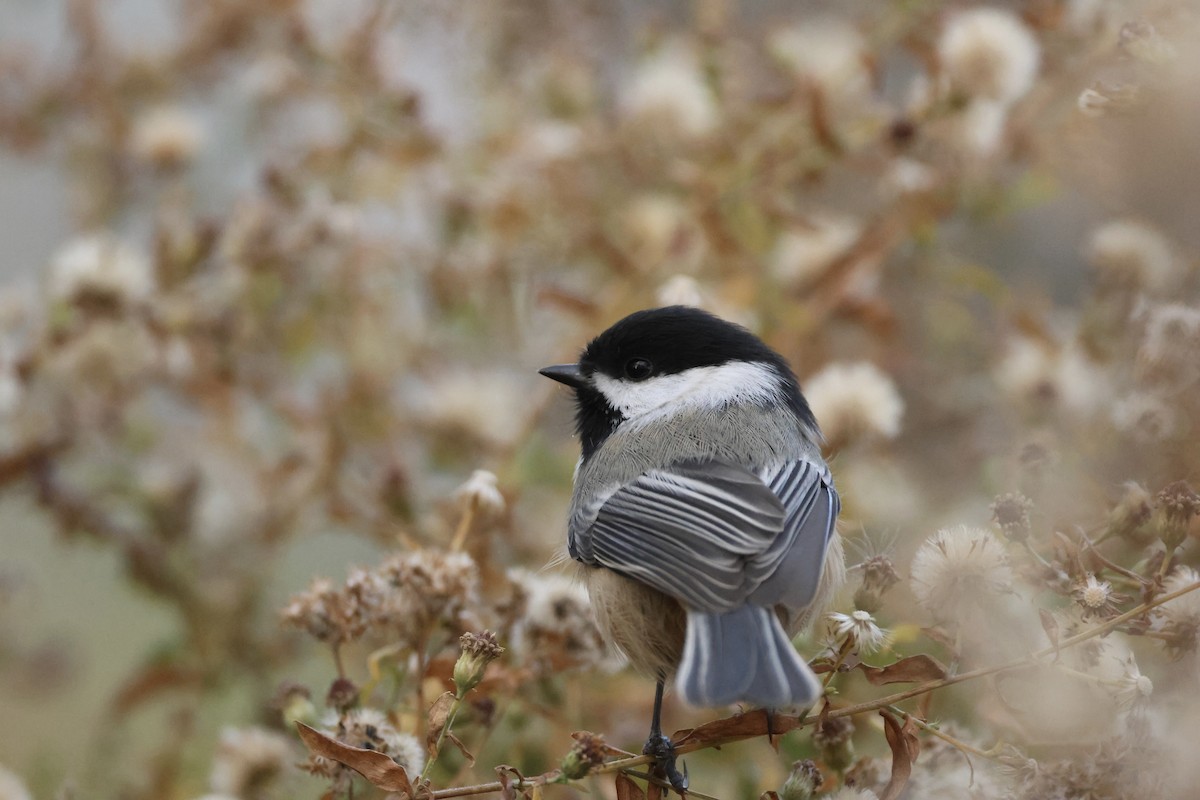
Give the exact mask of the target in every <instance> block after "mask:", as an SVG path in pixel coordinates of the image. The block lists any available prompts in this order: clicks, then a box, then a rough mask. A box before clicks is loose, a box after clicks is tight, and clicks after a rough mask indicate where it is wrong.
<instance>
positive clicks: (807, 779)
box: [779, 758, 825, 800]
mask: <svg viewBox="0 0 1200 800" xmlns="http://www.w3.org/2000/svg"><path fill="white" fill-rule="evenodd" d="M824 781H825V778H824V777H823V776H822V775H821V771H820V770H819V769H817V765H816V764H815V763H813V762H812V760H811V759H807V758H806V759H804V760H803V761H796V762H795V763H793V764H792V771H791V773H790V774H789V775H788V777H787V780H786V781H784V782H783V786H782V788H780V790H779V800H811V798H812V796H813V795H814V794H816V791H817V789H819V788H821V784H822V783H824Z"/></svg>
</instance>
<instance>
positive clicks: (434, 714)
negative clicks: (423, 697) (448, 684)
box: [425, 692, 454, 758]
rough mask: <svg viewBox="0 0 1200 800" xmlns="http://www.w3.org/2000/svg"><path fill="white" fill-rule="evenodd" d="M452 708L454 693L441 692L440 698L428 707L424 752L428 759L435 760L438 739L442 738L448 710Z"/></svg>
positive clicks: (448, 714) (448, 713)
mask: <svg viewBox="0 0 1200 800" xmlns="http://www.w3.org/2000/svg"><path fill="white" fill-rule="evenodd" d="M453 706H454V692H443V693H442V696H441V697H439V698H438V699H437V700H434V701H433V705H432V706H430V707H429V727H428V729H427V730H426V732H425V752H426V753H428V754H429V757H430V758H437V744H438V739H440V738H442V729H443V728H445V727H446V720H447V719H449V717H450V709H451V708H452V707H453Z"/></svg>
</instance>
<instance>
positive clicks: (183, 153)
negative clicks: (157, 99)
mask: <svg viewBox="0 0 1200 800" xmlns="http://www.w3.org/2000/svg"><path fill="white" fill-rule="evenodd" d="M203 144H204V129H203V128H202V127H201V125H200V122H199V121H198V120H197V119H196V116H195V115H194V114H192V113H191V112H188V111H185V110H184V109H182V108H178V107H176V106H160V107H157V108H151V109H149V110H147V111H145V112H143V113H141V114H140V115H138V117H137V119H136V120H134V123H133V130H132V132H131V134H130V143H129V149H130V152H132V153H133V155H134V157H135V158H139V159H141V160H142V161H145V162H147V163H149V164H151V165H152V166H154V167H157V168H159V169H174V168H177V167H180V166H183V165H184V164H187V163H188V162H189V161H191V160H192V159H193V158H194V157H195V156H196V153H197V152H199V150H200V148H201V146H202V145H203Z"/></svg>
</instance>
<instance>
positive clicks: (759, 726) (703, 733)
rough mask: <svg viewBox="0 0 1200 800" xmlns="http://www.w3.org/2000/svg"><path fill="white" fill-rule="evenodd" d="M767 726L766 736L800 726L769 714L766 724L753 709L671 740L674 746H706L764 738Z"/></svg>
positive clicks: (760, 711)
mask: <svg viewBox="0 0 1200 800" xmlns="http://www.w3.org/2000/svg"><path fill="white" fill-rule="evenodd" d="M768 721H769V722H770V725H771V727H770V731H769V732H770V733H772V734H782V733H787V732H788V731H791V730H795V728H796V725H797V724H798V723H799V722H800V718H799V717H793V716H788V715H786V714H772V715H771V716H770V718H769V720H768V717H767V712H766V711H765V710H764V709H761V708H760V709H756V710H754V711H750V712H747V713H745V714H734V715H733V716H732V717H722V718H721V719H717V720H713V721H712V722H706V723H704V724H703V725H701V726H699V727H697V728H686V729H684V730H681V731H676V732H675V736H674V737H673V739H674V742H675V746H676V747H678V746H679V745H681V744H684V743H685V742H686V743H687V744H698V745H706V744H713V743H720V742H723V741H732V740H735V739H747V738H750V737H752V736H765V735H766V734H767V733H768V728H767V723H768Z"/></svg>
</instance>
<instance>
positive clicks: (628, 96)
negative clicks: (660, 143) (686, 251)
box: [621, 42, 717, 137]
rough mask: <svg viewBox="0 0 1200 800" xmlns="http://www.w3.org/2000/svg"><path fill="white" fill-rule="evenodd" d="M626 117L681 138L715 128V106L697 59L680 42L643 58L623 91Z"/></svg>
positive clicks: (707, 131)
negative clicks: (678, 135) (675, 134)
mask: <svg viewBox="0 0 1200 800" xmlns="http://www.w3.org/2000/svg"><path fill="white" fill-rule="evenodd" d="M621 108H622V110H623V112H624V114H625V116H626V117H628V118H629V119H632V120H636V121H639V122H644V123H649V124H651V125H654V126H656V127H659V126H660V127H661V129H662V130H664V131H665V132H670V133H678V134H682V135H683V136H687V137H693V136H703V135H705V134H707V133H710V132H711V131H712V130H713V129H714V128H716V126H717V104H716V100H715V98H714V97H713V94H712V91H711V90H710V89H709V87H708V84H707V83H705V80H704V75H703V73H702V72H701V70H700V62H699V59H697V58H696V54H695V53H694V52H693V51H692V49H691V48H689V47H687V46H686V45H684V44H683V43H682V42H671V43H668V44H667V45H665V46H663V47H662V48H660V49H659V50H658V51H657V52H655V53H654V54H652V55H650V56H649V57H647V58H646V59H645V60H644V61H643V62H642V63H641V64H640V65H639V66H638V69H637V72H636V73H635V74H634V76H633V79H632V81H631V82H630V83H629V85H628V86H627V87H626V89H625V93H624V97H623V99H622V103H621Z"/></svg>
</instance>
